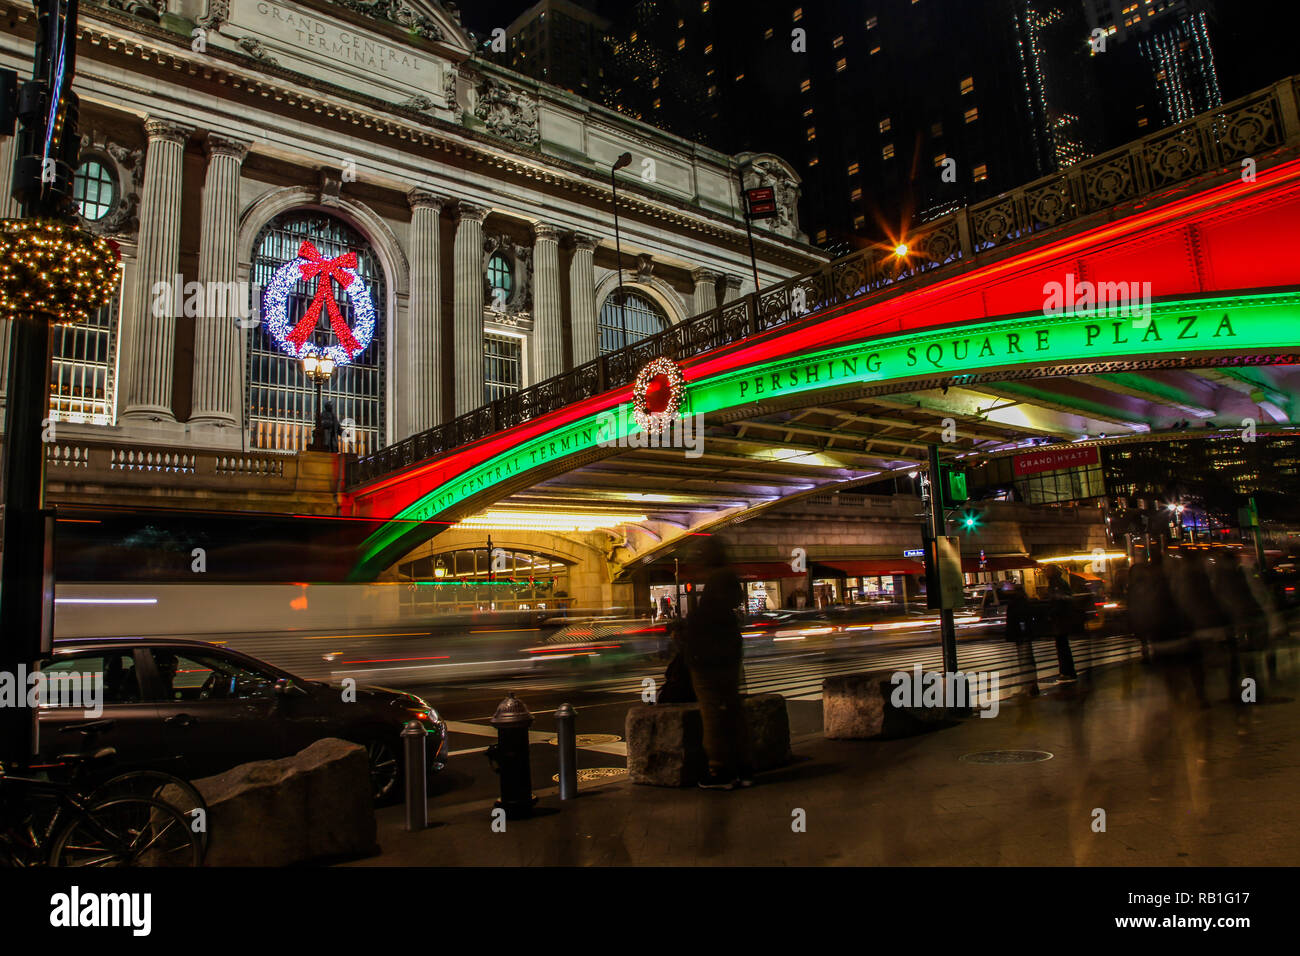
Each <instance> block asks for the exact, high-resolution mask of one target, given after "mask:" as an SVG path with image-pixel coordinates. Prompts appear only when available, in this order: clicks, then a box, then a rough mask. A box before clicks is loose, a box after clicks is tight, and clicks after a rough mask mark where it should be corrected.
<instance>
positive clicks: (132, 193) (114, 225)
mask: <svg viewBox="0 0 1300 956" xmlns="http://www.w3.org/2000/svg"><path fill="white" fill-rule="evenodd" d="M87 160H93V161H97V162H98V163H100V165H102V166H105V167H106V168H108V169H109V170H110V171H111V172H112V173H113V179H114V180H115V183H116V188H115V189H114V191H113V203H112V205H111V206H110V208H109V210H108V213H107V214H106V215H104V216H102V217H101V218H99V219H95V220H90V219H84V218H82V216H81V215H80V214H78V215H77V220H78V221H79V222H80V223H81V225H82V226H83V227H84V228H86V229H88V230H90V231H91V232H93V233H95V234H96V235H100V236H124V237H126V236H133V235H135V233H136V232H137V230H139V228H140V220H139V211H140V187H141V186H142V185H143V183H144V150H143V149H129V148H128V147H126V146H123V145H122V144H121V143H117V142H114V141H113V140H111V139H108V138H107V137H105V136H103V135H101V134H100V133H97V132H96V131H95V130H93V129H92V130H91V131H90V132H87V133H83V134H82V136H81V159H80V161H81V162H83V163H84V162H86V161H87Z"/></svg>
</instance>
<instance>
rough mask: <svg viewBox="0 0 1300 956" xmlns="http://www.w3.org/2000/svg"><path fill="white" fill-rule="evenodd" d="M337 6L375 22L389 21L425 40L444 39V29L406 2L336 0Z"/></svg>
mask: <svg viewBox="0 0 1300 956" xmlns="http://www.w3.org/2000/svg"><path fill="white" fill-rule="evenodd" d="M334 2H335V4H336V5H337V6H340V7H343V8H344V9H347V10H352V11H354V12H356V13H360V14H362V15H364V16H367V17H371V18H373V19H375V20H388V21H389V22H390V23H396V24H397V25H398V26H399V27H404V28H405V29H406V31H407V32H408V33H410V34H412V35H414V36H417V37H420V38H421V39H423V40H441V39H443V32H442V27H440V26H438V24H436V23H434V22H433V21H432V20H431V19H429V17H427V16H425V15H424V14H423V13H420V12H419V11H418V10H416V9H415V8H414V7H412V6H411V5H410V4H409V3H406V2H405V0H334Z"/></svg>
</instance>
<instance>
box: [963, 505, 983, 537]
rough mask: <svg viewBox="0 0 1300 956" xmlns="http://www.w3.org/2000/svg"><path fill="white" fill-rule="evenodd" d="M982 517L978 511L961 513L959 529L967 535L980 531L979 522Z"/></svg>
mask: <svg viewBox="0 0 1300 956" xmlns="http://www.w3.org/2000/svg"><path fill="white" fill-rule="evenodd" d="M983 520H984V516H983V515H982V514H980V513H979V512H978V511H963V512H962V514H961V527H962V530H963V531H965V532H966V533H967V534H974V533H975V532H976V531H978V530H979V529H980V522H982V521H983Z"/></svg>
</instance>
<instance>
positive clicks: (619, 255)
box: [609, 153, 632, 345]
mask: <svg viewBox="0 0 1300 956" xmlns="http://www.w3.org/2000/svg"><path fill="white" fill-rule="evenodd" d="M631 165H632V154H631V153H624V154H623V155H622V156H620V157H619V158H618V159H616V160H615V161H614V165H613V167H612V168H611V169H610V171H609V188H610V189H612V190H613V191H614V258H615V259H616V260H617V262H618V288H617V289H615V290H614V295H615V296H617V298H618V320H619V322H620V323H621V325H622V326H623V344H625V345H626V344H627V310H626V309H625V308H624V306H623V243H622V240H621V239H620V238H619V232H618V180H617V179H616V178H615V176H614V174H615V173H617V172H618V171H619V170H620V169H623V168H624V167H626V166H631Z"/></svg>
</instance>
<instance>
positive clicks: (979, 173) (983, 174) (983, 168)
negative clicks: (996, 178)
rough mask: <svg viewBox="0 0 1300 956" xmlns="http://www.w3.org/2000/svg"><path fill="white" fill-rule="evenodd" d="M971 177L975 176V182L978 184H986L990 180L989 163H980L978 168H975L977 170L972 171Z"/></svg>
mask: <svg viewBox="0 0 1300 956" xmlns="http://www.w3.org/2000/svg"><path fill="white" fill-rule="evenodd" d="M971 175H972V176H974V178H975V182H977V183H982V182H984V180H986V179H988V178H989V167H988V164H987V163H980V164H979V165H978V166H976V167H975V169H974V170H973V171H972V173H971Z"/></svg>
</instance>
